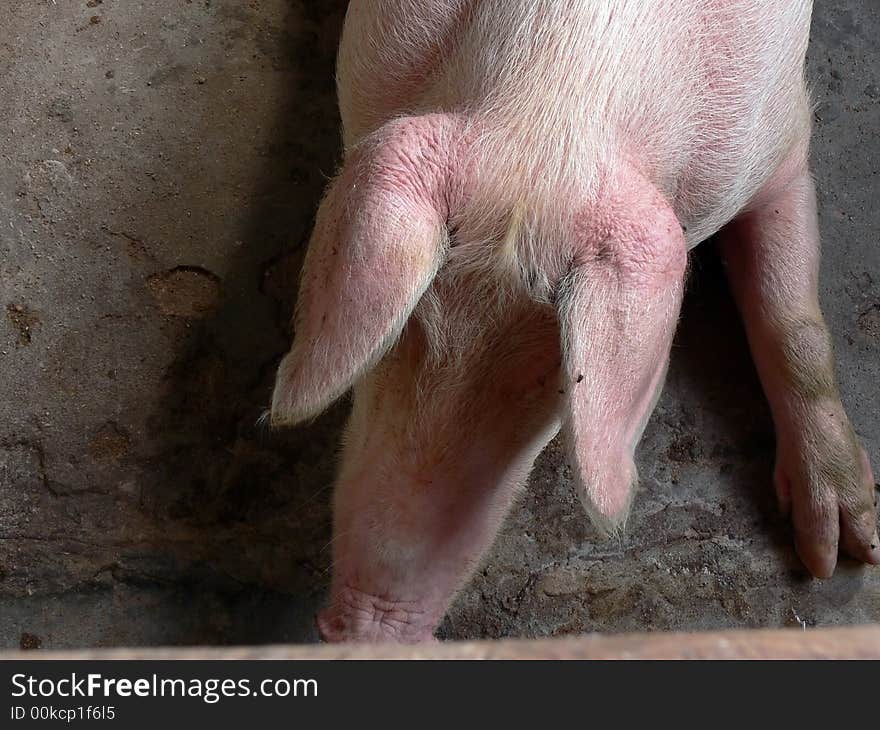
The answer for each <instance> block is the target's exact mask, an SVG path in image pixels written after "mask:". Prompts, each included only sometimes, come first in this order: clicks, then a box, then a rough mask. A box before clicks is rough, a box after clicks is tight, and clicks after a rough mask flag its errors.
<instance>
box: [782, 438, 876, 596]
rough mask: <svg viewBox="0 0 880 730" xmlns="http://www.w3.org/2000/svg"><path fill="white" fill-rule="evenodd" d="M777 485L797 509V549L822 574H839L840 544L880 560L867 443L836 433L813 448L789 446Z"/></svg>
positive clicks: (787, 507)
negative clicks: (837, 438) (836, 571)
mask: <svg viewBox="0 0 880 730" xmlns="http://www.w3.org/2000/svg"><path fill="white" fill-rule="evenodd" d="M776 489H777V493H778V495H779V499H780V504H781V505H782V508H783V511H785V512H787V513H790V515H791V520H792V524H793V525H794V532H795V547H796V549H797V553H798V555H799V556H800V558H801V560H802V561H803V563H804V565H805V566H806V567H807V569H808V570H809V571H810V573H812V574H813V575H814V576H815V577H816V578H830V577H831V576H832V575H833V574H834V569H835V567H836V565H837V556H838V550H842V551H843V552H845V553H847V554H848V555H849V556H851V557H853V558H855V559H856V560H859V561H861V562H863V563H867V564H869V565H880V540H878V536H877V506H876V502H875V499H874V496H875V495H874V477H873V475H872V473H871V466H870V464H869V463H868V458H867V456H866V454H865V452H864V450H863V449H862V448H861V447H859V446H858V445H856V444H852V443H850V444H847V443H846V442H844V443H834V441H833V440H831V439H829V441H828V443H826V444H822V443H821V442H820V443H818V444H817V443H815V442H814V443H812V444H810V445H809V448H799V449H792V448H785V447H783V449H782V450H781V451H780V455H779V461H778V463H777V467H776Z"/></svg>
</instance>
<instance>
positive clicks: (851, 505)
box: [722, 150, 880, 577]
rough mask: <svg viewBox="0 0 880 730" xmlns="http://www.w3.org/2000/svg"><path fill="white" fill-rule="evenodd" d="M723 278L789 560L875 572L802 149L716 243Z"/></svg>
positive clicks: (862, 465)
mask: <svg viewBox="0 0 880 730" xmlns="http://www.w3.org/2000/svg"><path fill="white" fill-rule="evenodd" d="M722 247H723V253H724V257H725V260H726V263H727V267H728V276H729V278H730V282H731V287H732V289H733V292H734V296H735V297H736V299H737V302H738V304H739V307H740V310H741V312H742V315H743V319H744V321H745V325H746V331H747V333H748V338H749V343H750V346H751V350H752V354H753V357H754V360H755V363H756V365H757V368H758V372H759V375H760V378H761V382H762V384H763V386H764V391H765V393H766V395H767V399H768V400H769V402H770V406H771V410H772V412H773V420H774V422H775V426H776V436H777V460H776V472H775V477H774V480H775V483H776V488H777V493H778V496H779V499H780V505H781V507H782V509H783V510H784V511H786V512H789V511H790V513H791V518H792V522H793V524H794V531H795V543H796V547H797V551H798V553H799V555H800V557H801V559H802V560H803V562H804V564H805V565H806V566H807V568H808V569H809V570H810V572H811V573H813V575H815V576H817V577H828V576H830V575H831V574H832V573H833V572H834V567H835V564H836V562H837V552H838V544H839V545H840V547H842V548H843V549H844V550H845V551H846V552H847V553H849V554H850V555H851V556H852V557H854V558H857V559H859V560H862V561H864V562H867V563H873V564H878V563H880V544H878V539H877V516H876V511H875V499H876V498H875V496H874V479H873V476H872V474H871V467H870V465H869V463H868V459H867V456H866V454H865V451H864V450H863V449H862V447H861V446H860V444H859V443H858V440H857V438H856V435H855V433H854V431H853V428H852V426H851V425H850V422H849V419H848V418H847V415H846V413H845V412H844V409H843V405H842V404H841V401H840V394H839V392H838V389H837V383H836V377H835V371H834V360H833V354H832V341H831V336H830V334H829V332H828V329H827V327H826V325H825V322H824V319H823V317H822V313H821V310H820V307H819V298H818V274H819V230H818V223H817V215H816V197H815V191H814V187H813V182H812V179H811V177H810V174H809V170H808V167H807V162H806V153H805V150H801V151H800V152H799V153H798V154H797V155H796V156H795V157H793V158H792V160H791V161H789V163H788V164H787V165H784V166H783V168H782V169H781V170H780V172H779V173H778V174H777V175H776V176H775V179H774V180H772V181H771V182H770V184H769V185H768V186H767V188H766V190H765V191H764V192H763V194H762V195H761V196H759V199H758V201H756V203H755V204H754V205H753V206H752V207H751V209H750V210H749V211H748V212H747V213H745V214H744V215H742V216H741V217H740V218H739V219H738V220H737V221H735V222H734V223H733V224H731V225H730V226H729V227H728V229H727V230H726V231H725V232H724V233H723V235H722Z"/></svg>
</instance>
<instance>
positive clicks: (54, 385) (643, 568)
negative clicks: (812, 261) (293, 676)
mask: <svg viewBox="0 0 880 730" xmlns="http://www.w3.org/2000/svg"><path fill="white" fill-rule="evenodd" d="M874 2H875V0H844V1H842V2H837V3H817V8H816V17H815V23H814V37H813V44H812V48H811V52H810V64H809V73H810V77H811V79H812V80H813V84H814V89H815V96H816V100H817V102H818V107H817V111H816V121H817V124H816V136H815V149H814V157H815V170H816V174H817V177H818V182H819V188H820V191H821V193H820V205H821V215H822V225H823V233H824V239H825V260H824V266H823V270H822V294H823V301H824V305H825V307H826V311H827V314H828V318H829V320H830V323H831V326H832V328H833V331H834V333H835V337H836V343H837V349H838V358H839V361H840V380H841V382H842V388H843V392H844V396H845V401H846V403H847V405H848V407H849V412H850V414H851V417H852V419H853V421H854V424H855V426H856V429H857V431H858V432H859V434H860V435H861V437H862V438H863V440H864V442H865V444H866V446H867V448H868V451H869V453H870V455H871V458H872V460H873V462H874V464H875V467H878V466H880V415H878V413H880V395H878V389H877V375H878V371H880V247H878V246H877V241H878V238H880V213H878V207H877V200H878V199H880V178H878V169H880V143H878V142H877V136H876V134H877V130H878V129H880V50H878V48H877V46H876V44H875V43H874V40H873V39H876V38H877V37H878V35H880V17H878V14H877V12H876V9H875V8H874ZM344 6H345V3H344V2H341V1H340V0H321V2H315V1H313V2H307V1H306V0H264V1H263V2H243V1H242V0H151V2H145V1H143V2H142V1H140V0H126V2H124V3H123V2H120V1H119V0H103V1H102V0H88V2H87V0H63V1H60V0H59V1H58V2H56V1H55V0H25V1H24V2H16V3H9V4H8V7H5V8H4V20H3V24H2V28H0V99H2V104H0V161H2V162H0V164H2V167H0V308H2V311H0V646H2V647H15V646H19V645H23V646H31V647H35V646H42V647H43V648H59V647H73V646H116V645H148V644H230V643H260V642H277V641H284V642H291V641H310V640H314V639H315V633H314V629H313V627H312V621H311V619H312V615H313V613H314V611H315V608H316V607H317V606H318V604H319V603H320V602H321V599H322V596H323V594H324V591H325V590H326V587H327V582H328V567H329V550H328V549H327V548H328V541H329V535H330V512H329V496H330V490H329V488H328V485H329V483H330V481H331V479H332V475H333V468H334V453H335V449H336V443H337V438H338V435H339V430H340V427H341V424H342V423H343V420H344V418H345V412H346V410H347V406H346V404H342V405H340V406H339V407H337V408H335V409H334V410H333V411H332V412H330V413H328V414H327V415H326V416H324V417H323V418H321V419H320V420H319V421H318V422H317V423H315V424H314V425H312V426H309V427H306V428H300V429H296V430H293V431H290V432H288V433H281V434H270V433H267V432H266V431H265V430H263V429H260V428H258V427H257V426H255V423H256V421H257V417H258V415H259V414H260V412H261V410H262V409H263V408H264V407H265V406H266V404H267V402H268V398H269V393H270V390H271V383H272V376H273V371H274V367H275V365H276V363H277V361H278V359H279V357H280V355H281V354H282V353H283V352H284V351H285V350H286V348H287V345H288V339H289V330H288V327H287V322H288V319H289V313H290V309H291V303H292V298H293V295H294V282H295V280H296V273H297V271H298V268H299V265H300V262H301V259H302V254H303V246H304V242H305V240H306V238H307V236H308V233H309V228H310V222H311V218H312V215H313V212H314V209H315V207H316V203H317V200H318V198H319V195H320V193H321V190H322V187H323V185H324V183H325V180H326V176H327V175H328V174H330V173H332V171H333V169H334V165H335V162H336V159H337V155H338V150H339V139H338V134H337V126H338V118H337V113H336V108H335V98H334V88H333V62H334V54H335V48H336V43H337V39H338V34H339V29H340V24H341V20H342V17H343V12H344ZM772 460H773V434H772V429H771V424H770V420H769V416H768V412H767V409H766V407H765V406H764V404H763V399H762V396H761V393H760V390H759V388H758V385H757V381H756V378H755V375H754V372H753V370H752V367H751V364H750V360H749V356H748V353H747V351H746V346H745V342H744V338H743V335H742V331H741V328H740V325H739V323H738V321H737V318H736V315H735V313H734V311H733V308H732V305H731V303H730V300H729V297H728V294H727V291H726V286H725V284H724V282H723V278H722V276H721V273H720V268H719V265H718V262H717V260H716V259H715V256H714V252H713V251H712V249H711V246H704V247H703V248H702V249H701V250H699V251H698V253H697V256H696V258H695V265H694V274H693V277H692V282H691V286H690V293H689V297H688V302H687V305H686V311H685V315H684V321H683V325H682V328H681V331H680V333H679V336H678V339H677V344H676V347H675V352H674V358H673V365H672V368H671V373H670V376H669V383H668V386H667V388H666V392H665V395H664V396H663V397H662V399H661V401H660V404H659V407H658V409H657V412H656V414H655V416H654V418H653V419H652V421H651V423H650V425H649V427H648V430H647V432H646V435H645V439H644V442H643V444H642V447H641V449H640V451H639V459H638V461H639V466H640V471H641V474H642V475H643V483H642V486H641V490H640V493H639V496H638V498H637V501H636V508H635V512H634V515H633V517H632V519H631V520H630V522H629V528H628V532H627V535H626V537H625V539H623V540H622V541H621V542H614V543H608V542H603V541H601V540H599V539H598V538H597V536H596V535H595V534H594V533H593V532H592V530H591V529H590V528H589V526H588V525H587V522H586V520H585V518H584V515H583V512H582V510H581V508H580V506H579V505H578V504H577V503H576V501H575V498H574V496H573V493H572V490H571V487H570V484H569V479H568V475H567V472H566V469H565V466H564V464H563V462H562V460H561V458H560V452H559V449H558V448H557V447H556V446H555V445H554V446H552V447H551V448H550V449H549V450H548V451H547V453H545V454H544V456H542V458H541V459H540V462H539V465H538V467H537V469H536V471H535V474H534V476H533V478H532V480H531V485H530V488H529V489H528V491H527V492H526V494H525V495H524V496H523V498H522V499H521V500H520V502H519V504H518V506H517V507H516V509H515V510H514V512H513V514H512V515H511V517H510V519H509V521H508V523H507V525H506V528H505V530H504V532H503V534H502V535H501V537H500V538H499V540H498V543H497V545H496V547H495V550H494V552H493V554H492V556H491V558H490V559H489V560H488V561H487V563H486V564H485V567H484V568H483V569H482V571H481V572H480V573H479V574H478V575H477V576H476V578H475V579H474V581H473V582H472V584H471V585H470V586H469V587H468V588H467V589H466V590H465V591H464V592H463V593H462V594H461V596H460V598H459V600H458V601H457V603H456V605H455V606H454V608H453V609H452V611H451V612H450V614H449V616H448V618H447V620H446V621H445V623H444V624H443V627H442V630H441V634H442V636H443V637H446V638H464V637H498V636H508V635H514V636H535V635H549V634H560V633H569V632H583V631H593V630H600V631H610V632H615V631H627V630H639V629H702V628H709V627H742V626H774V627H775V626H786V625H793V626H797V625H798V624H799V623H801V622H803V623H805V624H806V625H807V626H814V625H825V624H839V623H855V622H863V621H880V570H864V569H862V568H859V567H857V566H854V565H852V564H849V563H847V564H844V565H843V566H842V568H841V569H839V570H838V573H837V575H836V576H835V577H834V578H833V579H832V580H830V581H826V582H821V583H820V582H813V581H810V580H808V579H807V578H806V576H805V574H804V571H803V570H802V569H801V568H800V566H799V564H798V561H797V559H796V558H795V556H794V554H793V551H792V549H791V539H790V534H789V529H788V527H787V525H786V524H785V523H784V522H783V521H781V520H780V519H779V518H778V517H777V516H776V512H775V505H774V499H773V496H772V488H771V485H770V474H771V466H772Z"/></svg>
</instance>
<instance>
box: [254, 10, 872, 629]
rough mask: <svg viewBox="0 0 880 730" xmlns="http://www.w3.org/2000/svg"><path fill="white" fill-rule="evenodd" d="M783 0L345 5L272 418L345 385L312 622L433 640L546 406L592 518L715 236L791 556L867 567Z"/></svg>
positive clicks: (799, 39) (304, 415)
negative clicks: (757, 381)
mask: <svg viewBox="0 0 880 730" xmlns="http://www.w3.org/2000/svg"><path fill="white" fill-rule="evenodd" d="M811 10H812V4H811V2H809V1H808V0H763V1H761V2H758V0H666V1H664V2H648V1H645V0H381V1H379V0H352V1H351V3H350V5H349V9H348V14H347V16H346V20H345V26H344V30H343V37H342V41H341V46H340V50H339V57H338V74H337V81H338V96H339V104H340V110H341V115H342V123H343V142H344V149H345V154H344V161H343V164H342V166H341V168H340V170H339V172H338V174H337V175H336V177H335V178H334V179H333V181H332V182H331V184H330V185H329V187H328V189H327V191H326V194H325V196H324V199H323V201H322V203H321V205H320V209H319V210H318V214H317V220H316V224H315V228H314V232H313V234H312V239H311V242H310V244H309V249H308V253H307V255H306V259H305V263H304V266H303V271H302V278H301V283H300V289H299V298H298V302H297V306H296V313H295V322H294V328H295V335H294V342H293V347H292V349H291V351H290V352H289V354H287V356H286V357H285V358H284V359H283V361H282V363H281V366H280V368H279V371H278V376H277V381H276V385H275V392H274V395H273V400H272V409H271V420H272V423H273V424H274V425H276V426H280V425H286V424H296V423H299V422H302V421H306V420H308V419H311V418H313V417H315V416H316V415H318V414H319V413H321V412H322V411H323V410H324V409H326V408H327V407H328V406H329V405H330V404H331V403H332V402H333V401H335V400H336V399H337V398H339V397H340V396H342V395H343V394H345V393H346V392H347V391H348V390H349V389H353V392H354V395H353V410H352V413H351V416H350V419H349V422H348V426H347V428H346V431H345V436H344V449H343V454H342V460H341V465H340V468H339V474H338V477H337V481H336V485H335V498H334V537H333V543H332V544H333V577H332V585H331V589H330V598H329V602H328V605H327V606H326V608H324V609H323V610H322V611H321V613H320V614H319V616H318V627H319V630H320V633H321V635H322V637H323V638H324V639H325V640H328V641H398V642H417V641H425V640H431V639H432V637H433V632H434V630H435V629H436V627H437V625H438V624H439V622H440V621H441V619H442V618H443V615H444V613H445V611H446V609H447V607H448V605H449V603H450V601H451V600H452V598H453V597H454V596H455V594H456V592H457V591H458V590H459V589H460V588H461V587H462V586H463V584H464V583H465V582H466V581H467V580H468V578H469V577H470V576H471V574H472V573H473V571H474V570H475V568H476V567H477V566H478V565H479V564H480V561H481V559H482V558H483V556H484V555H485V553H486V552H487V550H488V548H489V547H490V546H491V544H492V542H493V539H494V537H495V534H496V532H497V530H498V529H499V527H500V525H501V522H502V520H503V519H504V517H505V515H506V513H507V511H508V509H509V507H510V506H511V503H512V501H513V500H514V498H515V497H516V494H517V491H518V490H519V489H520V488H522V486H523V485H524V484H525V482H526V479H527V477H528V474H529V471H530V470H531V468H532V464H533V462H534V460H535V458H536V457H537V456H538V454H539V453H540V452H541V451H542V449H543V448H544V447H545V446H546V445H547V443H548V442H549V441H550V440H551V439H552V438H553V437H554V436H555V435H556V434H557V433H558V432H559V431H560V430H561V431H562V434H563V438H564V440H565V443H566V444H567V445H568V449H569V456H570V461H571V465H572V469H573V473H574V475H575V479H576V486H577V490H578V493H579V495H580V497H581V498H582V501H583V503H584V505H585V507H586V509H587V511H588V513H589V514H590V516H591V517H592V518H593V520H594V521H595V523H596V524H597V525H599V526H600V527H601V528H603V529H604V530H605V531H606V532H614V531H616V530H619V529H620V527H621V525H622V524H623V523H624V521H625V520H626V516H627V513H628V510H629V507H630V504H631V501H632V499H633V493H634V487H635V484H636V480H637V474H636V468H635V464H634V461H633V453H634V450H635V448H636V445H637V443H638V441H639V439H640V437H641V433H642V430H643V429H644V426H645V423H646V421H647V419H648V417H649V415H650V413H651V411H652V409H653V407H654V404H655V403H656V401H657V398H658V395H659V393H660V390H661V388H662V386H663V381H664V377H665V373H666V369H667V364H668V360H669V352H670V347H671V343H672V338H673V334H674V332H675V328H676V323H677V320H678V317H679V311H680V307H681V301H682V295H683V289H684V282H685V275H686V269H687V261H688V252H689V250H690V249H691V248H693V247H694V246H696V245H697V244H698V243H700V242H701V241H703V240H705V239H707V238H709V237H710V236H713V235H716V234H717V235H718V237H719V241H720V247H721V250H722V255H723V257H724V259H725V264H726V268H727V272H728V275H729V279H730V282H731V287H732V290H733V292H734V296H735V298H736V300H737V302H738V305H739V308H740V310H741V313H742V316H743V319H744V321H745V325H746V331H747V334H748V338H749V343H750V347H751V350H752V353H753V356H754V360H755V362H756V365H757V368H758V372H759V375H760V378H761V381H762V384H763V387H764V390H765V392H766V395H767V398H768V400H769V402H770V406H771V410H772V414H773V419H774V424H775V428H776V434H777V465H776V473H775V476H774V481H775V485H776V490H777V494H778V497H779V501H780V505H781V507H782V508H783V510H785V511H786V512H787V513H788V514H790V516H791V519H792V522H793V525H794V534H795V541H796V548H797V551H798V554H799V555H800V557H801V559H802V560H803V562H804V564H805V565H806V567H807V568H808V569H809V570H810V572H811V573H813V574H814V575H815V576H818V577H827V576H830V575H831V574H832V572H833V571H834V568H835V564H836V561H837V556H838V549H842V550H843V551H845V552H846V553H848V554H849V555H851V556H853V557H855V558H856V559H858V560H861V561H863V562H866V563H871V564H878V563H880V546H878V538H877V531H876V526H877V518H876V512H875V505H874V497H873V495H874V486H873V485H874V480H873V476H872V474H871V468H870V465H869V464H868V459H867V456H866V454H865V452H864V450H863V449H862V448H861V446H860V445H859V443H858V441H857V438H856V436H855V433H854V431H853V428H852V426H851V424H850V421H849V419H848V418H847V415H846V413H845V412H844V408H843V406H842V405H841V401H840V395H839V393H838V389H837V384H836V378H835V372H834V362H833V355H832V349H831V337H830V335H829V332H828V330H827V328H826V326H825V323H824V320H823V317H822V313H821V310H820V306H819V299H818V266H819V233H818V225H817V213H816V197H815V191H814V185H813V180H812V178H811V175H810V171H809V166H808V157H809V140H810V126H811V117H812V109H811V102H810V99H809V95H808V91H807V87H806V84H805V80H804V58H805V53H806V48H807V41H808V36H809V29H810V16H811Z"/></svg>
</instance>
